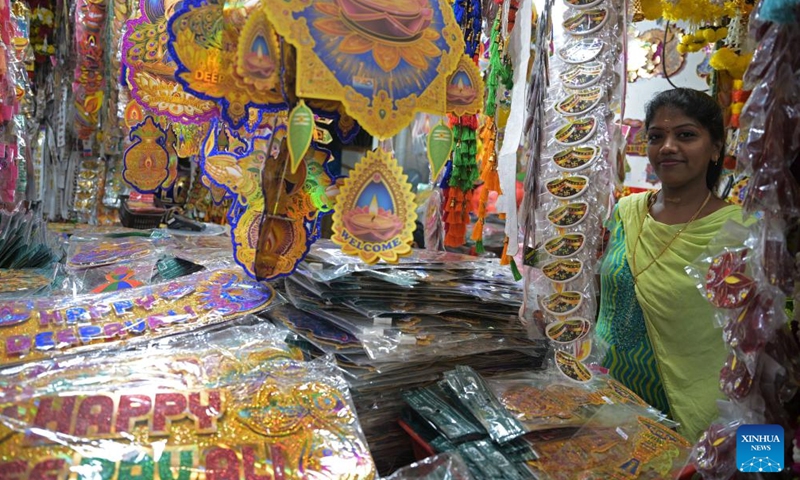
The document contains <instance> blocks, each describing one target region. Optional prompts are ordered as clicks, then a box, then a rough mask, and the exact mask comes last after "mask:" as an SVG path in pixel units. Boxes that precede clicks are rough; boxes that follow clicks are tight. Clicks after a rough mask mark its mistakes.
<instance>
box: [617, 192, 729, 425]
mask: <svg viewBox="0 0 800 480" xmlns="http://www.w3.org/2000/svg"><path fill="white" fill-rule="evenodd" d="M649 196H650V194H648V193H646V194H638V195H632V196H629V197H625V198H623V199H621V200H620V202H619V213H620V219H621V220H622V222H623V225H624V229H625V242H626V247H627V252H626V255H627V260H628V265H629V266H630V268H631V270H632V271H633V274H634V275H637V274H639V272H640V271H641V270H644V272H642V273H641V274H639V276H638V278H637V279H636V285H635V289H636V299H637V300H638V302H639V305H640V306H641V308H642V312H643V313H644V318H645V325H646V327H647V336H648V337H649V339H650V342H651V344H652V346H653V351H654V354H655V358H656V362H657V366H658V371H659V373H660V377H661V381H662V383H663V385H664V390H665V391H666V397H667V401H668V403H669V410H670V413H671V415H672V417H673V419H674V420H676V421H678V422H680V424H681V426H680V428H679V430H680V432H681V433H682V434H683V435H684V436H686V437H687V438H689V439H691V440H696V439H697V438H698V437H699V435H700V433H702V431H703V430H705V429H706V428H707V427H708V425H709V424H710V423H711V421H713V420H714V419H715V418H716V416H717V414H718V412H717V406H716V401H717V399H721V398H724V396H723V395H722V393H721V392H720V389H719V371H720V369H721V368H722V366H723V364H724V363H725V357H726V356H727V350H726V347H725V344H724V342H723V340H722V331H721V330H720V329H718V328H716V327H715V325H714V323H713V310H712V306H711V304H710V303H709V302H708V301H707V300H706V299H705V298H704V297H703V296H702V295H701V294H700V293H699V291H698V289H697V286H696V285H695V281H694V279H692V278H691V277H690V276H689V275H688V274H687V273H686V270H685V268H686V266H687V265H690V264H691V263H693V262H694V261H695V260H696V259H697V258H698V257H699V256H700V254H702V253H703V251H704V250H705V248H706V246H707V245H708V243H709V242H710V241H711V240H712V239H713V238H714V237H715V236H716V235H717V233H718V232H719V231H720V229H721V228H722V226H723V225H724V224H725V223H726V222H727V221H728V220H730V219H736V220H738V221H741V219H742V212H741V208H740V207H738V206H734V205H729V206H726V207H723V208H721V209H719V210H717V211H716V212H714V213H712V214H710V215H708V216H706V217H703V218H700V219H697V220H695V221H694V222H692V223H691V225H689V226H688V227H687V228H686V230H684V231H683V233H681V234H680V236H678V238H676V239H675V241H674V242H673V243H672V245H671V246H670V247H669V248H668V249H667V250H666V251H665V252H664V254H663V255H662V256H661V257H660V258H658V260H657V261H656V262H655V263H653V264H652V265H651V266H650V267H649V268H646V267H647V265H649V264H650V262H652V261H653V259H654V258H655V257H656V256H658V254H659V253H661V251H662V250H663V249H664V247H665V246H666V245H667V243H668V242H669V241H670V240H671V239H672V238H673V236H674V235H675V233H677V231H678V230H680V229H681V228H682V227H683V226H684V224H678V225H667V224H664V223H660V222H658V221H656V220H655V219H653V217H651V216H650V214H649V212H648V207H647V205H648V199H649ZM643 221H644V223H642V222H643ZM637 239H639V240H638V241H639V245H638V246H637V247H636V249H635V250H636V262H634V261H633V253H634V245H635V244H636V242H637ZM634 264H635V265H636V267H637V268H638V270H635V269H634ZM645 268H646V270H645ZM634 270H635V271H634ZM612 321H613V320H612Z"/></svg>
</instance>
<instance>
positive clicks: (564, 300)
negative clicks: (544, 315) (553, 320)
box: [542, 292, 583, 317]
mask: <svg viewBox="0 0 800 480" xmlns="http://www.w3.org/2000/svg"><path fill="white" fill-rule="evenodd" d="M582 303H583V295H581V294H580V292H559V293H554V294H552V295H548V296H546V297H544V298H543V299H542V307H544V309H545V310H546V311H547V312H549V313H550V314H552V315H555V316H557V317H562V316H566V315H569V314H571V313H572V312H574V311H575V310H577V309H579V308H580V307H581V304H582Z"/></svg>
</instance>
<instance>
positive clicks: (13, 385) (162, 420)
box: [0, 319, 376, 479]
mask: <svg viewBox="0 0 800 480" xmlns="http://www.w3.org/2000/svg"><path fill="white" fill-rule="evenodd" d="M253 320H255V319H253ZM279 338H280V337H279V333H278V332H276V330H275V329H274V327H271V326H269V325H263V324H262V325H254V326H240V327H239V326H237V327H234V328H230V329H226V330H222V331H217V332H210V333H203V334H191V335H187V336H182V337H179V338H177V339H172V340H171V341H168V342H167V343H165V344H163V345H161V346H158V345H156V346H154V347H150V348H149V349H147V350H144V351H141V352H126V353H125V354H122V355H119V356H117V355H113V356H110V355H98V356H95V357H91V358H90V359H88V361H86V360H85V359H75V360H74V361H67V362H64V363H60V364H57V365H54V364H52V363H44V364H39V365H38V368H35V369H34V368H26V369H25V370H24V371H22V372H20V371H16V373H15V372H11V373H7V374H6V375H5V376H2V377H0V378H2V379H3V386H4V388H2V390H0V405H1V407H2V408H0V411H1V412H2V413H1V414H0V422H2V424H3V428H4V429H6V431H7V432H12V433H15V434H14V435H11V436H9V439H8V440H7V441H6V442H4V443H3V444H2V445H1V446H0V455H3V456H4V457H5V458H8V457H9V456H13V459H12V460H10V461H5V462H3V463H0V466H2V467H4V468H3V469H4V470H5V469H8V468H14V469H22V471H33V472H37V471H43V470H48V471H49V470H50V469H57V470H61V471H65V472H69V473H70V474H79V472H83V473H80V474H81V475H90V476H94V475H97V476H98V478H99V476H102V477H104V478H105V477H111V476H113V475H114V474H115V473H116V472H121V475H123V476H124V475H128V474H131V472H136V471H140V472H153V471H154V470H156V469H158V470H159V471H161V472H173V473H172V475H175V474H178V475H180V476H195V475H197V476H199V478H205V477H209V478H210V477H212V476H214V475H222V474H226V475H234V476H236V475H241V476H245V475H260V476H266V475H275V476H276V477H277V476H280V477H281V478H287V479H288V478H306V477H313V478H345V477H348V476H354V477H358V478H364V479H373V478H375V475H376V473H375V466H374V463H373V461H372V458H371V456H370V453H369V450H368V449H367V446H366V442H365V440H364V436H363V433H362V431H361V429H360V426H359V424H358V419H357V417H356V412H355V408H354V406H353V403H352V399H351V398H350V395H349V393H348V390H347V385H346V383H345V382H344V379H343V378H342V377H341V375H340V374H338V372H337V370H336V368H335V367H334V366H333V365H331V364H330V362H329V359H322V360H318V361H314V362H308V363H305V362H302V361H300V359H299V358H298V356H297V353H296V352H295V351H293V350H292V349H291V348H289V347H288V346H287V345H286V344H285V343H282V342H281V341H280V340H279ZM256 339H257V340H258V341H254V340H256ZM243 341H244V342H243ZM29 365H31V364H29ZM308 445H314V448H308ZM87 465H88V466H91V467H92V471H93V472H94V473H91V474H87V473H85V472H86V468H87ZM162 474H163V473H162Z"/></svg>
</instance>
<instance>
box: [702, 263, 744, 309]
mask: <svg viewBox="0 0 800 480" xmlns="http://www.w3.org/2000/svg"><path fill="white" fill-rule="evenodd" d="M747 253H748V252H747V250H742V251H741V252H725V253H723V254H721V255H717V256H716V257H714V260H712V262H711V266H710V267H709V269H708V273H707V274H706V298H708V301H709V302H711V303H712V304H713V305H714V306H715V307H719V308H740V307H743V306H744V305H745V304H747V302H749V301H750V299H751V298H752V296H753V294H754V292H755V289H756V284H755V282H754V281H753V279H752V278H750V277H749V276H747V275H746V274H745V270H746V268H747V263H746V257H747Z"/></svg>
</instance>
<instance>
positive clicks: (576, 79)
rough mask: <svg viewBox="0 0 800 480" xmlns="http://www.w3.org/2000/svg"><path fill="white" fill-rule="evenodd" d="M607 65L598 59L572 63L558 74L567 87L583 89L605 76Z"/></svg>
mask: <svg viewBox="0 0 800 480" xmlns="http://www.w3.org/2000/svg"><path fill="white" fill-rule="evenodd" d="M604 71H605V66H604V65H603V64H602V63H600V62H597V61H592V62H586V63H579V64H577V65H572V66H570V67H569V68H567V69H566V70H564V71H563V72H561V73H560V74H559V75H558V76H559V78H561V83H562V84H563V86H564V87H565V88H572V89H576V90H577V89H581V88H586V87H590V86H592V85H594V84H595V83H597V82H599V81H600V79H601V78H603V72H604Z"/></svg>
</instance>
